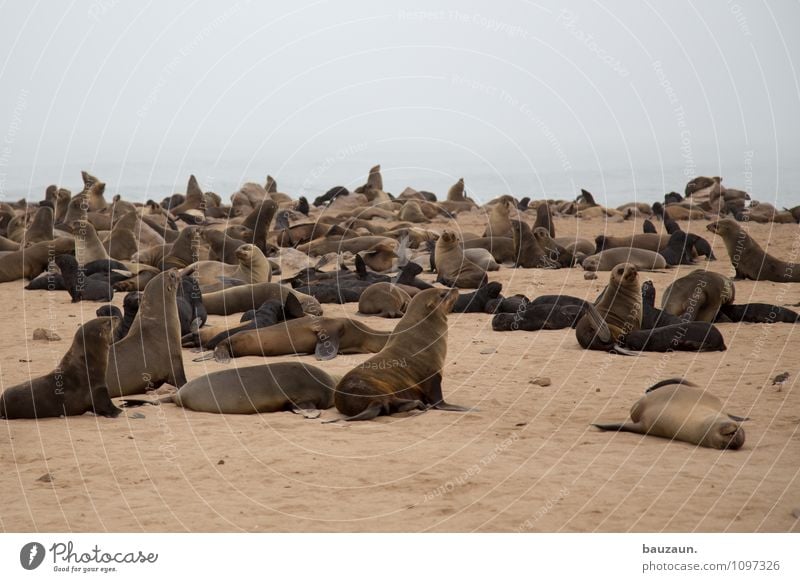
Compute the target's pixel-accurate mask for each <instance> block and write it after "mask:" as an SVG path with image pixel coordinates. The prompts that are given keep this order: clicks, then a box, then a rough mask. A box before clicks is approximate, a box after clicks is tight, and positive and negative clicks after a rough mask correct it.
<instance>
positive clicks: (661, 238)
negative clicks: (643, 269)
mask: <svg viewBox="0 0 800 582" xmlns="http://www.w3.org/2000/svg"><path fill="white" fill-rule="evenodd" d="M669 237H670V235H669V234H668V233H660V234H645V233H642V234H632V235H630V236H604V235H600V236H598V237H596V238H595V239H594V242H595V245H596V246H597V250H596V252H598V253H599V252H601V251H603V250H605V249H615V248H619V247H626V248H631V247H632V248H637V249H647V250H648V251H653V252H658V251H660V250H661V249H663V248H666V246H667V245H668V244H669Z"/></svg>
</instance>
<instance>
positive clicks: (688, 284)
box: [661, 269, 736, 323]
mask: <svg viewBox="0 0 800 582" xmlns="http://www.w3.org/2000/svg"><path fill="white" fill-rule="evenodd" d="M735 296H736V288H735V286H734V284H733V281H731V280H730V279H729V278H728V277H725V276H724V275H720V274H719V273H714V272H712V271H705V270H703V269H695V270H694V271H692V272H691V273H689V274H688V275H686V276H685V277H681V278H680V279H677V280H675V281H673V282H672V283H671V284H670V285H669V286H668V287H667V288H666V289H665V290H664V294H663V295H662V296H661V309H662V310H664V311H665V312H666V313H669V314H671V315H677V316H678V317H680V318H681V319H682V320H684V321H705V322H708V323H713V322H714V321H715V320H716V319H717V313H718V312H719V309H720V307H721V306H722V305H727V304H730V303H733V300H734V298H735Z"/></svg>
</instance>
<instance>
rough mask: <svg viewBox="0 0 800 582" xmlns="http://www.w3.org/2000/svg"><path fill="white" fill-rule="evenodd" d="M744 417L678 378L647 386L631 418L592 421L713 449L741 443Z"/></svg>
mask: <svg viewBox="0 0 800 582" xmlns="http://www.w3.org/2000/svg"><path fill="white" fill-rule="evenodd" d="M745 420H747V419H746V418H742V417H739V416H734V415H732V414H726V413H724V412H723V411H722V402H721V401H720V399H719V398H717V397H716V396H712V395H711V394H709V393H708V392H704V391H703V390H698V389H697V388H696V387H695V384H692V383H690V382H686V381H685V380H682V379H680V378H672V379H670V380H664V381H663V382H659V383H658V384H654V385H653V386H651V387H650V388H648V389H647V391H646V393H645V395H644V396H643V397H642V398H640V399H639V401H638V402H636V404H634V405H633V407H632V408H631V421H632V422H625V423H613V424H594V425H593V426H596V427H597V428H599V429H602V430H617V431H625V432H635V433H638V434H644V435H653V436H659V437H663V438H667V439H674V440H678V441H685V442H687V443H692V444H695V445H699V446H701V447H709V448H712V449H739V448H741V446H742V445H743V444H744V429H743V428H742V426H741V423H742V422H744V421H745Z"/></svg>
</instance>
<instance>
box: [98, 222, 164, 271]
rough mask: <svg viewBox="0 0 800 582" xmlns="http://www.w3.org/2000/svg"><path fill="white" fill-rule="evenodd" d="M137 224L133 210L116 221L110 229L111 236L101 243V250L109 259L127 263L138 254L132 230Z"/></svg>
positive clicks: (134, 234)
mask: <svg viewBox="0 0 800 582" xmlns="http://www.w3.org/2000/svg"><path fill="white" fill-rule="evenodd" d="M138 223H139V216H138V215H137V214H136V211H135V210H132V211H129V212H126V213H125V214H123V215H122V218H120V219H119V220H117V222H116V223H115V224H114V226H113V227H112V229H111V234H109V235H108V238H106V240H104V241H103V248H104V249H105V250H106V253H108V256H109V257H111V258H112V259H116V260H118V261H129V260H130V259H132V258H133V255H135V254H136V253H137V252H139V243H138V240H137V238H136V231H135V230H134V229H136V225H137V224H138ZM148 229H149V227H148ZM153 235H155V233H153ZM156 236H157V235H156ZM158 238H160V237H158ZM151 240H152V239H151Z"/></svg>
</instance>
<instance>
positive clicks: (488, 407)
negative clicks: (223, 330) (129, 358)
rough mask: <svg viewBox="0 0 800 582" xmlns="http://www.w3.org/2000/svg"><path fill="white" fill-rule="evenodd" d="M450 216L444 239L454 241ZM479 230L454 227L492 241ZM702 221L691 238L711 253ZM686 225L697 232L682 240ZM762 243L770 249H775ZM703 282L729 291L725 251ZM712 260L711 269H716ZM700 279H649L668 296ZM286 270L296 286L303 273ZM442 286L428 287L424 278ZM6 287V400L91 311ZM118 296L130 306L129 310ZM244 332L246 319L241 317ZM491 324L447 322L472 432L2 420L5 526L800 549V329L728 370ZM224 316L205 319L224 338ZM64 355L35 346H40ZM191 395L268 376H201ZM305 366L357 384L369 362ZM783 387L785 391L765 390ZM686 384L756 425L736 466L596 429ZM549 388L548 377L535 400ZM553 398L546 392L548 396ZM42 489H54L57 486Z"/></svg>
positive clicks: (767, 339) (780, 334)
mask: <svg viewBox="0 0 800 582" xmlns="http://www.w3.org/2000/svg"><path fill="white" fill-rule="evenodd" d="M446 224H447V223H446V222H445V221H444V220H439V221H435V222H434V224H433V226H432V228H434V229H439V230H441V228H443V227H444V226H445V225H446ZM484 224H485V215H483V214H481V213H479V212H473V213H465V214H463V215H460V216H459V219H458V226H459V227H460V228H462V229H464V230H467V231H472V232H481V231H482V230H483V226H484ZM706 224H707V223H706V222H695V223H692V224H691V230H692V231H693V232H696V233H698V234H701V235H702V236H706V238H708V239H709V240H712V236H711V234H710V233H708V232H707V231H706V230H705V225H706ZM682 226H683V227H684V228H685V229H686V228H689V226H688V225H687V224H686V223H682ZM555 227H556V232H557V234H558V235H559V236H564V235H570V234H574V233H576V232H578V233H579V234H580V235H581V236H586V237H587V238H594V236H595V235H597V234H600V233H602V232H603V231H604V229H605V231H606V232H608V233H610V234H631V233H634V232H641V223H640V222H638V221H626V222H619V223H609V224H605V223H604V222H603V221H600V220H597V219H595V220H580V221H579V220H577V219H575V218H557V219H556V220H555ZM748 229H749V232H750V234H751V235H752V236H753V237H754V238H755V239H756V240H758V241H759V242H760V243H761V244H762V246H765V247H768V250H769V252H771V253H772V254H774V255H777V256H779V257H788V256H789V254H790V252H791V249H792V245H793V243H794V240H795V238H796V237H797V235H798V227H797V225H772V224H752V225H749V226H748ZM766 241H769V244H768V245H767V244H766ZM713 248H714V252H715V253H716V255H717V257H718V258H719V260H717V261H714V262H710V263H708V264H707V267H708V268H709V269H711V270H713V271H716V272H719V273H723V274H726V275H730V276H732V274H733V270H732V268H731V266H730V262H729V260H728V255H727V252H726V251H725V248H724V246H723V245H722V243H721V241H720V240H719V239H713ZM705 265H706V264H705V263H703V264H700V265H699V266H705ZM694 268H696V267H692V266H681V267H678V268H673V269H669V270H668V271H665V272H663V273H644V274H642V280H646V279H652V280H653V282H654V283H655V286H656V289H657V290H658V297H657V300H656V301H657V304H658V303H659V302H660V297H661V292H662V291H663V290H664V288H665V287H666V286H667V285H668V284H669V283H670V282H671V281H672V280H674V279H675V278H677V277H679V276H682V275H685V274H686V273H688V272H690V271H691V270H692V269H694ZM290 274H291V273H284V275H290ZM583 275H584V272H583V270H582V269H581V268H573V269H560V270H541V269H511V268H506V267H504V268H502V269H501V270H500V271H499V272H494V273H491V274H490V280H492V281H500V282H502V284H503V293H504V295H512V294H514V293H524V294H525V295H527V296H528V297H531V298H533V297H536V296H538V295H541V294H554V293H561V294H569V295H575V296H579V297H583V298H587V299H591V300H593V299H594V298H595V297H596V296H597V294H598V293H599V292H600V291H601V289H602V288H603V286H604V285H605V283H606V282H607V277H608V274H607V273H599V278H598V279H596V280H593V281H587V280H585V279H584V276H583ZM424 277H425V278H427V279H428V280H432V279H433V275H431V274H425V275H424ZM23 286H24V283H23V282H22V281H17V282H13V283H4V284H2V285H0V303H2V305H3V306H4V308H3V309H2V310H1V311H0V378H1V381H2V387H3V388H6V387H9V386H12V385H14V384H17V383H20V382H23V381H24V380H26V379H27V378H29V377H35V376H38V375H41V374H43V373H46V372H48V371H50V370H52V369H53V368H54V366H55V364H56V363H57V362H58V360H59V359H60V357H61V356H62V355H63V353H64V352H65V350H66V349H67V347H68V346H69V343H70V341H71V338H72V335H73V334H74V332H75V330H76V329H77V327H78V326H79V325H80V324H81V323H82V322H85V321H87V320H89V319H92V318H93V317H94V311H95V309H96V308H97V307H98V304H95V303H90V302H84V303H78V304H72V303H70V300H69V296H68V295H67V293H65V292H56V293H47V292H43V291H36V292H33V291H25V290H24V289H23ZM122 299H123V294H117V295H116V296H115V299H114V303H115V304H116V305H121V304H122ZM756 301H758V302H765V303H773V304H776V305H784V306H788V305H793V304H797V303H798V302H800V285H798V284H779V283H770V282H759V283H755V282H752V281H742V282H737V283H736V302H737V303H746V302H756ZM324 308H325V312H326V314H331V315H346V316H350V317H356V318H359V320H361V321H364V322H366V323H368V324H369V325H372V326H374V327H376V328H380V329H387V330H388V329H391V328H392V327H393V326H394V325H395V324H396V320H384V319H380V318H376V317H369V318H368V317H365V316H361V315H356V310H357V305H356V304H348V305H344V306H338V305H325V306H324ZM229 319H230V320H233V321H238V319H239V315H238V314H237V315H236V316H231V317H229ZM491 319H492V316H491V315H486V314H453V315H451V316H450V318H449V322H450V329H449V339H448V358H447V365H446V367H445V369H444V383H443V388H444V394H445V397H446V398H447V400H448V401H449V402H453V403H456V404H461V405H468V406H474V407H477V408H478V409H479V411H478V412H472V413H467V414H461V413H452V412H440V411H431V412H427V413H424V414H403V415H398V416H393V417H385V416H382V417H379V418H378V419H377V420H375V421H371V422H362V423H350V424H344V423H339V424H321V421H322V420H325V419H326V418H330V417H331V414H333V413H334V412H335V411H328V412H325V413H323V415H322V417H321V418H320V419H315V420H308V419H304V418H303V417H302V416H299V415H294V414H292V413H289V412H283V413H273V414H261V415H243V416H235V415H214V414H202V413H196V412H192V411H188V410H184V409H181V408H178V407H176V406H174V405H163V406H161V407H144V408H140V409H138V412H141V413H142V414H144V415H145V417H144V418H132V417H131V416H130V415H131V412H130V411H129V412H126V413H124V414H123V415H122V416H120V417H119V418H117V419H107V418H99V417H95V416H93V415H90V414H87V415H83V416H79V417H69V418H62V419H45V420H40V421H26V420H16V421H0V435H1V436H0V439H2V441H3V442H4V445H3V446H2V447H0V465H1V466H2V469H3V470H2V472H1V473H0V505H1V506H2V507H3V511H2V512H0V530H2V531H4V532H19V531H42V532H44V531H57V532H62V531H75V532H84V531H101V532H143V531H146V532H184V531H191V532H219V531H230V532H237V531H254V532H255V531H260V532H264V531H269V532H276V531H277V532H308V531H319V532H341V531H408V532H422V531H458V532H468V531H480V532H513V531H531V532H631V531H633V532H649V531H654V532H662V531H667V532H673V531H688V532H695V531H697V532H787V531H800V520H797V519H796V518H795V517H793V515H792V511H793V510H795V509H797V508H800V462H799V461H800V396H799V395H798V384H797V378H798V374H800V366H799V365H798V363H797V357H798V351H797V348H798V345H800V332H799V331H797V330H798V329H800V327H798V326H795V325H790V324H774V325H764V324H720V325H719V328H720V330H721V331H722V333H723V335H724V337H725V342H726V344H727V346H728V349H727V351H725V352H712V353H701V354H694V353H685V352H684V353H669V354H657V353H648V354H643V355H641V356H638V357H623V356H614V355H609V354H605V353H600V352H591V351H586V350H582V349H581V348H580V347H579V345H578V343H577V341H576V339H575V333H574V331H573V330H562V331H539V332H524V331H517V332H508V333H500V332H493V331H492V329H491ZM224 320H225V318H224V317H221V316H211V317H210V318H209V323H211V324H214V325H218V324H220V323H222V322H223V321H224ZM40 327H44V328H51V329H53V330H54V331H56V332H57V333H58V334H59V335H60V336H61V338H62V339H61V340H60V341H55V342H42V341H33V340H32V339H31V338H32V333H33V330H34V329H35V328H40ZM193 357H195V354H192V353H191V352H190V351H189V350H184V361H185V365H186V374H187V377H188V378H189V379H192V378H195V377H198V376H200V375H202V374H205V373H208V372H211V371H215V370H220V369H224V368H228V367H231V366H247V365H253V364H258V363H264V362H265V361H266V360H265V359H264V358H256V357H246V358H239V359H235V360H233V361H232V362H231V363H229V364H220V363H217V362H214V361H210V362H199V363H196V362H192V361H191V360H192V358H193ZM367 357H368V356H366V355H357V356H339V357H337V358H336V359H334V360H332V361H329V362H316V360H315V359H314V357H313V356H300V357H283V358H270V359H269V361H286V360H291V361H296V360H298V359H299V360H300V361H304V362H308V363H310V364H316V365H320V366H321V367H323V368H324V369H326V370H328V371H331V372H332V373H337V374H342V373H344V372H346V371H348V370H349V369H350V368H352V367H354V366H355V365H357V364H359V363H360V362H362V361H364V360H365V359H367ZM782 372H789V373H790V377H789V380H788V381H787V382H786V383H785V384H783V385H782V386H773V385H772V378H774V377H775V376H776V375H777V374H780V373H782ZM674 376H685V377H686V378H688V379H690V380H692V381H694V382H695V383H697V384H699V385H700V386H702V387H704V388H706V389H708V390H709V391H711V392H712V393H713V394H715V395H716V396H718V397H719V398H721V399H722V400H723V401H724V402H725V403H726V410H727V411H728V412H732V413H734V414H738V415H741V416H748V417H750V419H751V420H749V421H748V422H747V423H746V425H745V426H746V433H747V440H746V443H745V445H744V447H743V448H742V449H741V450H738V451H717V450H711V449H705V448H700V447H696V446H693V445H689V444H686V443H680V442H670V441H667V440H664V439H658V438H654V437H642V436H640V435H636V434H629V433H628V434H625V433H621V434H611V433H604V432H601V431H599V430H597V429H595V428H592V427H591V426H590V424H591V423H592V422H597V421H622V420H624V419H627V417H628V413H629V410H630V407H631V405H632V404H633V403H634V402H635V401H636V399H638V398H639V397H640V396H641V394H642V393H643V391H644V390H645V388H647V387H648V386H649V385H651V384H653V383H654V382H657V381H658V380H661V379H665V378H669V377H674ZM536 378H549V379H550V381H551V383H550V385H547V386H540V385H539V384H538V383H534V382H533V381H534V379H536ZM543 383H545V384H546V382H543ZM47 475H49V477H45V478H44V479H43V476H47Z"/></svg>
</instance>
